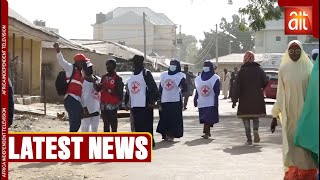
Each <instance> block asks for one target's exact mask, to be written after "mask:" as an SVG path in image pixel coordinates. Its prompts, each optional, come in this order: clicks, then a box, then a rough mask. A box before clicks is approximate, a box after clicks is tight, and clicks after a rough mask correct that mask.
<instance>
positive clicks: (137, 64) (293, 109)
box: [55, 40, 319, 179]
mask: <svg viewBox="0 0 320 180" xmlns="http://www.w3.org/2000/svg"><path fill="white" fill-rule="evenodd" d="M55 47H56V50H57V59H58V62H59V64H60V65H61V66H62V67H63V68H64V70H65V71H66V77H67V81H68V80H69V86H68V90H67V92H66V96H65V108H66V110H67V112H68V114H69V121H70V132H76V131H78V130H79V128H80V126H81V127H82V128H81V129H82V131H89V126H90V127H91V130H92V131H97V126H98V121H99V116H100V114H101V117H102V119H103V122H104V131H105V132H109V131H112V132H116V131H117V109H118V105H119V104H120V102H121V100H122V98H125V105H126V109H127V110H129V109H130V111H131V115H132V118H133V125H134V131H136V132H149V133H150V134H151V135H153V121H154V115H153V111H154V108H155V107H158V108H159V117H160V120H159V123H158V126H157V129H156V132H158V133H160V134H161V135H162V139H163V140H165V141H173V140H174V138H181V137H183V115H182V111H183V110H184V109H186V104H185V103H184V101H183V97H185V95H184V94H188V95H187V96H190V93H187V92H188V84H190V83H194V86H195V90H196V91H195V92H196V93H195V96H194V100H193V103H194V106H195V107H198V109H199V122H200V123H201V124H203V135H202V137H203V138H205V139H208V138H209V137H210V136H211V132H210V128H211V127H213V126H214V124H216V123H218V122H219V95H220V89H221V85H222V92H223V95H224V98H227V94H226V93H225V92H226V89H229V88H230V89H231V92H230V97H231V99H232V108H234V107H236V106H237V104H238V107H237V108H238V109H237V116H238V118H239V119H242V121H243V124H244V129H245V135H246V137H247V141H246V144H247V145H251V144H252V143H253V142H254V143H258V142H260V136H259V133H258V130H259V118H261V117H265V116H266V105H265V101H264V93H263V90H264V89H265V88H266V86H267V85H268V77H267V76H266V73H265V72H264V70H263V69H262V68H261V67H260V65H259V64H258V63H257V62H255V56H254V53H253V52H251V51H247V52H246V53H245V55H244V58H243V65H242V66H241V68H240V70H239V71H238V69H235V71H234V72H233V73H232V74H230V73H228V72H227V71H226V70H225V71H224V73H223V75H222V79H220V77H219V76H218V75H217V73H216V72H215V70H216V66H214V65H213V63H211V62H210V61H205V62H204V63H203V67H202V72H201V73H200V74H199V75H198V76H197V77H196V78H195V79H194V81H193V79H192V78H190V74H188V73H186V72H188V69H184V71H181V65H180V62H179V61H177V60H172V61H171V62H170V66H169V68H168V71H165V72H162V73H161V75H160V85H159V87H157V85H156V83H155V81H154V79H153V76H152V74H151V72H150V71H149V70H148V69H146V68H144V65H143V62H144V57H142V56H139V55H136V56H134V57H133V58H132V59H131V60H130V62H132V67H133V74H132V75H131V77H130V78H129V79H128V82H127V84H126V87H125V88H126V89H127V91H126V94H125V97H122V94H123V86H124V84H123V82H122V79H121V78H120V77H119V76H118V75H117V73H116V72H115V69H116V62H115V60H108V61H107V63H106V67H107V72H108V73H107V74H105V75H103V76H102V78H99V77H96V76H93V70H92V63H91V62H90V59H88V58H86V57H85V56H84V55H82V54H77V55H76V56H75V57H74V60H75V63H74V64H70V63H68V62H67V61H65V60H64V59H63V56H62V54H61V52H60V49H59V46H58V45H57V44H55ZM314 57H315V58H314ZM314 57H313V58H314V62H312V61H310V59H309V58H308V56H307V54H306V53H305V52H304V51H303V47H302V45H301V43H300V42H299V41H296V40H295V41H292V42H290V43H289V45H288V49H287V50H286V52H285V55H284V56H283V59H282V61H281V65H280V68H279V79H278V89H277V99H276V103H275V104H274V107H273V109H272V115H273V119H272V121H271V125H270V129H271V132H272V133H273V132H274V131H275V128H276V126H277V125H278V123H277V121H278V119H279V118H280V119H281V123H282V138H283V163H284V166H285V167H286V169H285V171H286V174H285V179H294V178H295V177H299V178H300V179H312V178H311V177H314V176H315V175H316V173H317V168H318V160H319V143H318V141H315V140H313V139H314V138H316V137H318V135H319V114H318V112H317V110H318V107H319V99H318V94H319V92H318V90H319V89H318V84H319V77H318V74H317V73H318V72H319V71H318V67H319V66H318V61H319V60H318V59H319V57H318V55H316V56H314ZM313 63H314V65H313ZM81 71H83V72H84V77H83V76H82V75H81ZM311 72H312V74H311ZM188 76H189V77H188ZM70 79H71V80H70ZM190 79H192V81H190ZM226 80H229V81H231V83H230V84H229V85H230V86H231V87H228V86H227V87H224V84H226V83H224V81H226ZM311 83H313V84H311ZM315 83H317V86H316V85H315ZM316 87H317V88H316ZM189 91H190V89H189ZM192 91H193V89H192ZM315 91H317V92H315ZM192 94H193V92H192V93H191V95H192ZM316 109H317V110H316ZM251 120H252V121H253V138H252V133H251V127H250V121H251ZM110 127H111V129H110ZM315 133H317V134H315ZM153 145H155V143H154V140H153ZM296 179H298V178H296Z"/></svg>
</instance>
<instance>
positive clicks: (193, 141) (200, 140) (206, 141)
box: [185, 138, 214, 146]
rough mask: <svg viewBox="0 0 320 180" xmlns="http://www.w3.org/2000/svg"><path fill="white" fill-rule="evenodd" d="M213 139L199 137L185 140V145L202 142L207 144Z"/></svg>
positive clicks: (196, 144)
mask: <svg viewBox="0 0 320 180" xmlns="http://www.w3.org/2000/svg"><path fill="white" fill-rule="evenodd" d="M213 140H214V139H204V138H199V139H194V140H192V141H186V142H185V144H186V145H187V146H199V145H203V144H209V143H211V142H212V141H213Z"/></svg>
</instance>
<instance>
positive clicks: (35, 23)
mask: <svg viewBox="0 0 320 180" xmlns="http://www.w3.org/2000/svg"><path fill="white" fill-rule="evenodd" d="M33 24H34V25H36V26H40V27H41V28H42V29H45V30H47V31H49V32H54V33H56V34H59V29H56V28H50V27H47V26H46V22H45V21H43V20H35V21H33Z"/></svg>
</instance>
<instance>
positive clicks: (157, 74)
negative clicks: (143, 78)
mask: <svg viewBox="0 0 320 180" xmlns="http://www.w3.org/2000/svg"><path fill="white" fill-rule="evenodd" d="M151 74H152V76H153V79H154V81H155V82H156V84H157V87H158V88H159V85H160V74H161V72H152V73H151Z"/></svg>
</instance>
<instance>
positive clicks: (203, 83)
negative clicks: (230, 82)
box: [194, 61, 220, 139]
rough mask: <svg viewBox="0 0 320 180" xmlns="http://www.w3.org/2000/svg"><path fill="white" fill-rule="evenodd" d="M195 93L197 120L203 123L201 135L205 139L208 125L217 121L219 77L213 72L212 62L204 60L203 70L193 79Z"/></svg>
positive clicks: (208, 131)
mask: <svg viewBox="0 0 320 180" xmlns="http://www.w3.org/2000/svg"><path fill="white" fill-rule="evenodd" d="M195 85H196V95H195V97H194V106H195V107H198V108H199V120H200V124H204V125H203V133H204V135H203V136H202V137H203V138H205V139H208V138H209V137H211V133H210V127H213V125H214V124H216V123H218V122H219V112H218V107H219V94H220V77H219V76H218V75H216V74H215V72H214V67H213V64H212V63H211V62H210V61H205V62H204V64H203V71H202V73H201V75H200V76H198V77H196V79H195Z"/></svg>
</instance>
